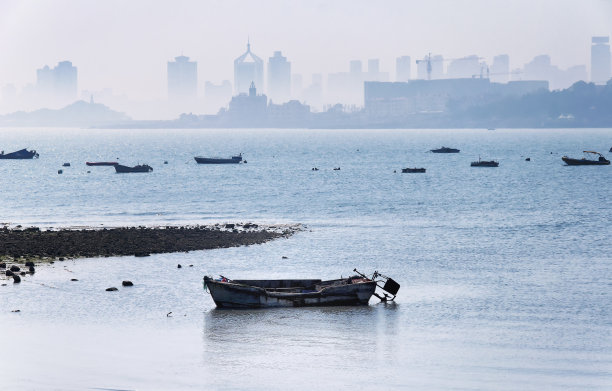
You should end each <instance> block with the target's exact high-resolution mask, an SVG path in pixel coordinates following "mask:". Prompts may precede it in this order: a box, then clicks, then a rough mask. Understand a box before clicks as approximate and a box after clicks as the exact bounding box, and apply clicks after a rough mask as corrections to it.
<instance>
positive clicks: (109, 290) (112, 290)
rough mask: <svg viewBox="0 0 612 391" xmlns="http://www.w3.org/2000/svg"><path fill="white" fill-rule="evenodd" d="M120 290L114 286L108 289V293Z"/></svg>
mask: <svg viewBox="0 0 612 391" xmlns="http://www.w3.org/2000/svg"><path fill="white" fill-rule="evenodd" d="M118 290H119V289H117V288H115V287H114V286H112V287H110V288H106V291H107V292H114V291H118Z"/></svg>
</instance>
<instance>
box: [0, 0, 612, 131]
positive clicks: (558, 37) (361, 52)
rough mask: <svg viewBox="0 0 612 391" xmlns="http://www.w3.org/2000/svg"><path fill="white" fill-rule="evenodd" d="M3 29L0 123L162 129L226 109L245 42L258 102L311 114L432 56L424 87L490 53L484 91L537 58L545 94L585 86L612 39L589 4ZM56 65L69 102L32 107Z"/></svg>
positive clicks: (359, 4)
mask: <svg viewBox="0 0 612 391" xmlns="http://www.w3.org/2000/svg"><path fill="white" fill-rule="evenodd" d="M0 26H1V27H0V28H1V30H0V37H1V38H0V53H2V56H1V57H0V88H2V90H1V94H0V114H6V113H10V112H14V111H17V110H35V109H39V108H43V107H49V108H55V109H57V108H61V107H63V106H65V105H66V104H68V103H70V102H69V101H74V100H76V99H83V100H87V101H88V100H89V99H90V98H91V99H95V101H96V102H99V103H103V104H105V105H107V106H109V107H111V108H112V109H115V110H119V111H121V112H126V113H127V114H128V115H130V116H132V117H133V118H136V119H171V118H176V117H177V116H178V115H179V114H180V113H183V112H194V113H200V114H214V113H216V112H217V111H218V110H219V108H221V107H227V105H228V103H229V99H230V98H231V96H232V95H234V94H235V93H237V92H238V89H237V86H236V81H235V77H234V60H235V59H236V58H238V57H239V56H240V55H241V54H243V53H244V52H245V50H246V46H247V42H250V44H251V51H252V53H253V54H255V55H256V56H259V58H261V59H262V62H263V64H264V66H265V68H264V69H263V76H264V77H263V78H262V79H261V83H259V84H262V85H256V87H257V92H258V93H268V97H269V98H270V99H272V101H274V102H275V103H282V102H284V101H286V100H288V99H290V98H291V99H296V100H299V101H301V102H305V103H306V104H308V105H310V107H311V108H312V109H313V110H315V111H320V110H324V109H325V108H326V107H329V106H331V105H334V104H337V103H340V104H344V105H355V106H356V107H361V106H363V104H364V102H363V88H362V86H363V81H362V80H365V81H367V80H373V81H384V82H386V81H405V80H407V79H408V78H409V79H417V78H424V77H425V76H424V74H423V72H420V73H419V72H418V71H417V68H418V66H417V64H416V60H422V59H424V58H425V56H427V55H428V54H429V53H431V55H432V58H435V59H436V61H438V60H439V62H438V63H437V64H435V63H434V72H433V77H432V78H445V77H449V78H453V77H470V76H472V77H475V76H476V75H478V74H480V77H482V76H483V74H485V75H486V76H488V72H489V68H491V67H492V66H493V67H495V64H494V61H495V60H494V59H495V57H496V56H499V55H507V56H508V57H506V59H505V60H504V61H505V63H504V64H503V65H502V67H501V68H500V67H499V66H498V67H497V72H500V69H501V72H504V73H506V75H505V77H501V78H500V76H499V73H497V75H498V76H497V79H496V76H495V75H496V73H495V72H496V69H495V68H493V69H492V71H491V72H493V76H492V77H491V80H492V81H507V80H510V79H511V80H533V79H540V78H541V74H545V73H546V72H547V70H546V69H544V70H541V71H540V72H539V73H538V72H535V73H534V72H531V73H529V72H527V71H525V72H524V71H523V67H524V66H525V64H528V63H529V62H530V61H532V62H534V63H537V62H538V61H536V60H534V59H535V58H536V57H537V56H540V60H539V62H540V63H542V62H544V63H547V64H550V65H546V64H545V66H548V67H551V66H552V67H554V68H555V69H554V71H555V72H556V71H557V70H558V71H559V72H558V73H559V75H558V77H556V80H553V79H554V78H555V77H554V76H552V75H547V80H548V81H549V87H550V89H559V88H567V87H568V86H569V85H571V84H572V83H573V82H575V81H577V80H586V81H589V77H590V76H589V73H590V62H591V60H590V56H591V51H590V50H591V45H590V43H591V38H592V37H593V36H609V35H610V34H611V32H612V5H611V3H610V2H606V1H598V0H591V1H586V2H577V1H568V0H564V1H548V0H542V1H537V2H531V1H523V0H520V1H512V2H507V1H481V0H475V1H469V2H456V1H436V2H422V1H387V2H369V1H334V2H325V1H292V2H283V1H275V0H267V1H259V2H240V1H207V2H198V1H178V2H173V3H172V4H170V3H163V2H154V3H151V2H148V1H131V2H128V3H123V2H119V1H108V2H80V1H67V0H60V1H55V2H43V3H39V2H34V1H5V2H2V4H0ZM276 52H281V53H279V54H278V55H277V56H284V57H285V58H286V61H288V62H289V63H290V71H289V72H290V75H291V76H289V77H291V79H292V81H291V83H292V87H293V88H292V91H291V92H290V93H289V92H288V93H287V94H286V95H287V96H286V97H285V96H283V97H282V99H279V98H280V97H278V96H276V95H274V94H270V93H269V91H268V89H269V88H268V87H269V86H268V82H269V80H268V78H267V77H266V76H267V73H268V72H269V69H268V68H269V66H268V59H269V58H270V57H272V56H274V53H276ZM542 55H546V56H547V57H542ZM179 56H187V57H189V61H192V62H196V63H197V70H194V71H193V73H194V75H195V78H196V79H195V80H193V86H194V87H193V88H195V90H194V91H193V94H194V99H192V100H191V101H190V102H185V101H184V102H182V103H181V104H168V98H169V95H172V92H169V91H170V90H169V88H170V89H171V87H168V86H169V76H168V73H167V72H168V70H167V67H168V64H169V62H172V61H174V59H175V58H176V57H179ZM403 56H405V57H404V58H405V64H406V65H407V67H406V66H405V67H406V70H405V71H404V73H405V74H406V75H405V76H404V77H403V78H402V79H400V77H399V74H400V73H401V72H400V70H399V68H398V63H397V61H399V60H398V58H400V57H403ZM468 56H472V59H473V60H476V61H477V62H478V63H479V65H478V64H476V65H474V64H472V66H471V68H469V69H470V70H464V71H463V72H462V73H461V72H459V73H458V72H454V73H453V72H452V71H451V70H450V69H451V63H450V61H451V60H453V59H460V58H466V57H468ZM279 58H281V59H282V57H279ZM65 61H69V62H70V63H71V65H72V66H73V67H76V69H74V68H73V69H74V71H71V72H76V70H78V76H76V80H77V81H76V82H77V87H76V89H77V91H76V93H74V94H72V95H71V96H70V99H58V100H53V99H41V93H40V90H41V81H40V79H38V80H37V76H38V78H40V77H41V76H40V75H39V74H37V71H38V70H40V69H43V67H45V66H48V67H49V68H50V69H51V70H52V69H53V68H54V67H55V66H57V64H59V63H62V62H64V64H67V63H65ZM372 61H374V62H372ZM536 65H537V64H536ZM423 66H424V64H423ZM69 68H70V67H69ZM349 68H350V70H351V72H353V71H354V70H355V69H357V71H358V72H360V73H361V72H369V74H370V78H368V77H361V78H360V80H359V81H357V82H355V81H353V84H352V86H347V85H348V84H350V83H349V82H348V81H346V80H344V79H346V78H347V76H345V75H348V72H349ZM436 68H437V69H438V71H437V70H436ZM464 68H465V67H464ZM372 69H374V72H373V71H372ZM566 71H567V72H566ZM406 72H407V73H406ZM436 72H437V73H436ZM563 72H566V73H565V74H563ZM548 73H551V72H548ZM42 84H44V83H42ZM241 91H242V92H246V91H245V90H244V89H242V90H241ZM47 95H52V94H49V93H47ZM170 98H171V97H170ZM170 100H172V99H170ZM279 100H280V102H279ZM170 103H171V102H170Z"/></svg>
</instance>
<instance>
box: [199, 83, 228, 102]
mask: <svg viewBox="0 0 612 391" xmlns="http://www.w3.org/2000/svg"><path fill="white" fill-rule="evenodd" d="M204 98H205V100H206V101H208V102H210V103H212V104H215V105H216V106H218V107H219V106H224V105H225V104H226V103H227V102H228V101H229V100H230V99H231V98H232V83H230V81H229V80H223V82H221V83H220V84H215V83H213V82H210V81H207V82H205V83H204Z"/></svg>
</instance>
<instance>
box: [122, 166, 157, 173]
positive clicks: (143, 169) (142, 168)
mask: <svg viewBox="0 0 612 391" xmlns="http://www.w3.org/2000/svg"><path fill="white" fill-rule="evenodd" d="M114 167H115V171H117V173H118V174H121V173H126V172H151V171H153V168H152V167H151V166H149V165H147V164H139V165H137V166H134V167H129V166H122V165H121V164H115V165H114Z"/></svg>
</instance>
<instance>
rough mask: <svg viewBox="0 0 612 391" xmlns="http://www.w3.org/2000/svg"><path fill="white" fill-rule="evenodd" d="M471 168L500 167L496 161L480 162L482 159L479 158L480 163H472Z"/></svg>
mask: <svg viewBox="0 0 612 391" xmlns="http://www.w3.org/2000/svg"><path fill="white" fill-rule="evenodd" d="M470 166H472V167H497V166H499V162H496V161H495V160H480V158H478V161H477V162H472V163H470Z"/></svg>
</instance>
